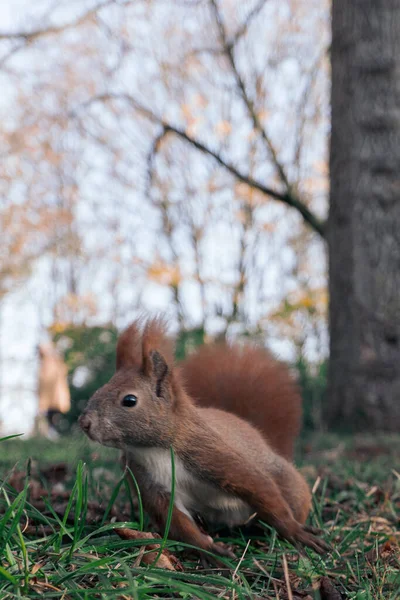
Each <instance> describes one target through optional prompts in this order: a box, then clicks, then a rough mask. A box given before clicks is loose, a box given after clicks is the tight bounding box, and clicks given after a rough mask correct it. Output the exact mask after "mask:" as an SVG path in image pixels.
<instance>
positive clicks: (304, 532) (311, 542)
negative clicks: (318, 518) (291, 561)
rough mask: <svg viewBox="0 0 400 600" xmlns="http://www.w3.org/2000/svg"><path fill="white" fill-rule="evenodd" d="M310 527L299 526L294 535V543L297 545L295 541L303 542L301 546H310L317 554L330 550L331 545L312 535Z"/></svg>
mask: <svg viewBox="0 0 400 600" xmlns="http://www.w3.org/2000/svg"><path fill="white" fill-rule="evenodd" d="M310 529H311V528H307V527H301V528H299V531H298V532H297V533H296V535H295V536H294V542H295V545H296V546H297V543H300V544H303V546H307V547H308V548H312V549H313V550H314V551H315V552H317V554H325V553H326V552H330V551H331V550H332V548H331V546H330V545H329V544H328V543H327V542H325V541H324V540H322V539H321V538H320V537H318V536H316V535H314V533H311V531H310ZM296 542H297V543H296Z"/></svg>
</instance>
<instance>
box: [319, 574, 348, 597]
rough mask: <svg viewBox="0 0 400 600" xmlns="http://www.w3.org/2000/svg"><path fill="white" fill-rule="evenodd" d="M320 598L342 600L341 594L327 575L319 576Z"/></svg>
mask: <svg viewBox="0 0 400 600" xmlns="http://www.w3.org/2000/svg"><path fill="white" fill-rule="evenodd" d="M319 591H320V594H321V600H342V595H341V593H340V592H338V590H337V589H336V588H335V586H334V585H333V583H332V582H331V580H330V579H329V577H321V581H320V588H319Z"/></svg>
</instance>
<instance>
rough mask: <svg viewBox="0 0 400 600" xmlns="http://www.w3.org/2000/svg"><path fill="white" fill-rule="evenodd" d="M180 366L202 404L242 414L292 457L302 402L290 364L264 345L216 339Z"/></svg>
mask: <svg viewBox="0 0 400 600" xmlns="http://www.w3.org/2000/svg"><path fill="white" fill-rule="evenodd" d="M179 368H180V371H181V375H182V380H183V383H184V386H185V390H186V392H187V393H188V394H189V396H191V397H192V398H193V400H194V401H195V402H196V404H197V405H198V406H203V407H207V408H208V407H210V408H219V409H221V410H227V411H228V412H231V413H233V414H235V415H237V416H238V417H241V418H242V419H244V420H245V421H248V422H249V423H251V424H252V425H254V426H255V427H256V428H257V429H258V430H259V431H260V432H261V433H262V434H263V435H264V437H265V438H266V440H267V441H268V443H269V445H270V446H271V448H272V449H273V450H275V451H276V452H277V453H278V454H280V455H281V456H284V457H285V458H287V459H289V460H292V459H293V452H294V442H295V439H296V437H297V436H298V434H299V432H300V426H301V417H302V407H301V404H302V402H301V396H300V392H299V390H298V387H297V385H296V383H295V381H294V379H293V378H292V377H291V376H290V373H289V370H288V368H287V367H286V365H284V364H283V363H281V362H278V361H277V360H275V359H274V358H273V357H272V356H271V355H270V354H269V352H267V350H265V349H263V348H259V347H256V346H250V345H249V344H245V345H238V344H236V345H230V344H224V343H217V344H210V345H205V346H201V347H200V348H198V349H197V350H196V351H195V352H193V354H191V355H190V356H189V357H188V358H186V359H185V360H184V361H183V362H181V363H180V364H179Z"/></svg>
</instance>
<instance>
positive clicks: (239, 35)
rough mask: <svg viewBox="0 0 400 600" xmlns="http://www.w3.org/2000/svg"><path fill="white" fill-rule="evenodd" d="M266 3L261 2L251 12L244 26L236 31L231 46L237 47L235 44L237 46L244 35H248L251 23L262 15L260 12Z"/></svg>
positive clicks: (264, 1) (264, 0) (263, 0)
mask: <svg viewBox="0 0 400 600" xmlns="http://www.w3.org/2000/svg"><path fill="white" fill-rule="evenodd" d="M266 2H267V0H261V1H260V2H258V3H257V4H256V5H255V6H254V7H253V8H252V9H251V11H250V12H249V14H248V15H247V17H246V19H245V20H244V21H243V23H242V25H241V26H240V27H239V29H238V30H237V31H236V33H235V35H234V36H233V39H232V41H231V42H230V45H231V46H232V47H233V46H235V44H237V42H238V41H239V40H240V38H242V37H243V36H244V35H246V33H247V31H248V29H249V26H250V24H251V22H252V21H253V19H254V18H255V17H257V16H258V15H259V14H260V12H261V11H262V9H263V8H264V6H265V4H266Z"/></svg>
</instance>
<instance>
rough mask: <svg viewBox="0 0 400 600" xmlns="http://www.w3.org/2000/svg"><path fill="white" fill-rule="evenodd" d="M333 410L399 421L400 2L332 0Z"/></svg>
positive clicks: (373, 421) (370, 423) (358, 420)
mask: <svg viewBox="0 0 400 600" xmlns="http://www.w3.org/2000/svg"><path fill="white" fill-rule="evenodd" d="M332 11H333V14H332V34H333V39H332V136H331V157H330V170H331V197H330V214H329V224H328V244H329V254H330V258H329V269H330V283H329V287H330V315H329V316H330V333H331V353H330V354H331V356H330V373H329V409H328V411H329V415H328V416H329V418H330V422H331V424H335V425H339V426H341V427H343V428H347V429H353V430H354V429H363V430H364V429H368V430H386V431H399V430H400V1H399V0H350V1H349V0H333V9H332Z"/></svg>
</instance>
